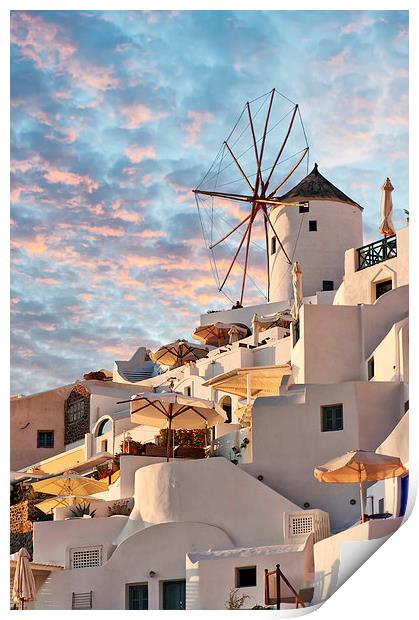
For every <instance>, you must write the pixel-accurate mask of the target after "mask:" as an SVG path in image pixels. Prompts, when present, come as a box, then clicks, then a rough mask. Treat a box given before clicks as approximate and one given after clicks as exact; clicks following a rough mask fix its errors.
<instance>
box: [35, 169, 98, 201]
mask: <svg viewBox="0 0 419 620" xmlns="http://www.w3.org/2000/svg"><path fill="white" fill-rule="evenodd" d="M44 177H45V179H46V180H47V181H49V182H50V183H63V184H64V185H71V186H73V187H83V188H84V189H85V190H86V191H87V192H88V193H89V194H91V193H92V192H94V191H95V190H97V189H98V187H99V183H98V182H97V181H94V180H93V179H91V178H90V177H89V176H87V175H82V174H76V173H75V172H69V171H67V170H59V169H58V168H53V167H49V168H48V169H47V170H46V171H45V174H44Z"/></svg>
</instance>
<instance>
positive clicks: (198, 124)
mask: <svg viewBox="0 0 419 620" xmlns="http://www.w3.org/2000/svg"><path fill="white" fill-rule="evenodd" d="M187 117H188V119H189V120H188V121H187V122H186V123H184V124H183V125H182V129H183V130H184V131H185V133H186V140H185V145H186V146H191V145H195V144H196V141H197V139H198V137H199V134H200V133H201V128H202V125H208V124H209V123H212V120H213V115H212V114H211V113H210V112H195V111H193V110H189V111H188V114H187Z"/></svg>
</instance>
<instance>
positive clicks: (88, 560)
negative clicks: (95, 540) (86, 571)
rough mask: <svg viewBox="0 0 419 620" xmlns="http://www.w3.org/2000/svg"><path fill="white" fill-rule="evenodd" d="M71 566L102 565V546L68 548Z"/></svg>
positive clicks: (89, 566) (91, 566) (90, 566)
mask: <svg viewBox="0 0 419 620" xmlns="http://www.w3.org/2000/svg"><path fill="white" fill-rule="evenodd" d="M70 566H71V568H93V567H94V566H102V547H78V548H76V549H71V550H70Z"/></svg>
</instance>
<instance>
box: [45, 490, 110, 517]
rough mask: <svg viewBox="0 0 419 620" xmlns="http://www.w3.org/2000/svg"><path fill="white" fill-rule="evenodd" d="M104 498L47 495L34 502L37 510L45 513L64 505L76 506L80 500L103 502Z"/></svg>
mask: <svg viewBox="0 0 419 620" xmlns="http://www.w3.org/2000/svg"><path fill="white" fill-rule="evenodd" d="M104 501H105V500H104V499H102V498H100V497H91V496H90V495H65V496H57V497H49V498H48V499H44V500H43V501H42V502H40V503H39V504H35V506H36V507H37V508H39V510H42V512H45V514H49V513H51V512H52V511H53V510H54V508H63V507H65V506H76V505H77V504H80V503H81V502H104Z"/></svg>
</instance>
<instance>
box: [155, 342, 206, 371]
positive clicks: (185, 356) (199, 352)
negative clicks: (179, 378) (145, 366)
mask: <svg viewBox="0 0 419 620" xmlns="http://www.w3.org/2000/svg"><path fill="white" fill-rule="evenodd" d="M207 355H208V348H207V347H204V346H202V345H199V344H194V343H193V342H188V341H187V340H176V341H175V342H171V343H170V344H165V345H163V346H161V347H160V348H159V349H157V351H154V353H151V354H150V357H151V359H152V360H153V362H154V363H155V364H163V366H169V367H170V368H176V367H177V366H182V364H184V363H185V362H196V360H199V359H201V358H202V357H206V356H207Z"/></svg>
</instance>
